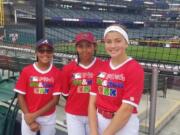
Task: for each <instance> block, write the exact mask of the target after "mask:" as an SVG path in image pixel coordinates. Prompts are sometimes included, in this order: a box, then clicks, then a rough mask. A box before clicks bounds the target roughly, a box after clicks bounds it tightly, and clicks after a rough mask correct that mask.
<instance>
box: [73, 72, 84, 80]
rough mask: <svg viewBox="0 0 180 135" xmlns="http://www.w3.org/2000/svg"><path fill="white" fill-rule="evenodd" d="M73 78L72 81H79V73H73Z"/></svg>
mask: <svg viewBox="0 0 180 135" xmlns="http://www.w3.org/2000/svg"><path fill="white" fill-rule="evenodd" d="M73 77H74V79H80V78H82V77H81V74H80V73H75V74H74V75H73Z"/></svg>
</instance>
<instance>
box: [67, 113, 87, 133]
mask: <svg viewBox="0 0 180 135" xmlns="http://www.w3.org/2000/svg"><path fill="white" fill-rule="evenodd" d="M66 120H67V129H68V135H89V125H88V124H89V123H88V117H87V116H79V115H73V114H69V113H66Z"/></svg>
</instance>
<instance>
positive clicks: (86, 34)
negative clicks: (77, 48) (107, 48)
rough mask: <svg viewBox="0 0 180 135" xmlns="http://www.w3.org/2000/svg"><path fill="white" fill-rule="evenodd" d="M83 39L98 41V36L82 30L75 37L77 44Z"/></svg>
mask: <svg viewBox="0 0 180 135" xmlns="http://www.w3.org/2000/svg"><path fill="white" fill-rule="evenodd" d="M82 40H85V41H88V42H90V43H96V38H95V36H94V35H93V34H92V33H91V32H81V33H78V34H77V35H76V37H75V42H76V44H77V43H78V42H80V41H82Z"/></svg>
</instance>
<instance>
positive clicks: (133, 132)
mask: <svg viewBox="0 0 180 135" xmlns="http://www.w3.org/2000/svg"><path fill="white" fill-rule="evenodd" d="M97 118H98V131H99V135H102V133H103V131H104V130H105V129H106V127H107V126H108V125H109V123H110V122H111V119H107V118H104V117H103V116H102V115H101V114H100V113H98V112H97ZM138 134H139V119H138V117H137V115H136V114H132V115H131V117H130V118H129V121H128V122H127V123H126V125H125V126H124V127H123V128H122V129H120V130H119V131H118V132H117V133H116V134H115V135H138Z"/></svg>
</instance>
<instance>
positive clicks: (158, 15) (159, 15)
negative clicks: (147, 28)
mask: <svg viewBox="0 0 180 135" xmlns="http://www.w3.org/2000/svg"><path fill="white" fill-rule="evenodd" d="M151 16H157V17H161V16H162V15H161V14H151Z"/></svg>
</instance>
